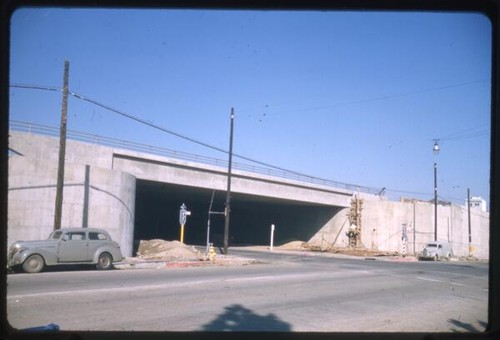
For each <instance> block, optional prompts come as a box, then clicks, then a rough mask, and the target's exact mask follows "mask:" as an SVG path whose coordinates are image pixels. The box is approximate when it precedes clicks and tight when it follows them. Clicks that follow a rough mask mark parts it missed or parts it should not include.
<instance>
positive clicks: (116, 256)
mask: <svg viewBox="0 0 500 340" xmlns="http://www.w3.org/2000/svg"><path fill="white" fill-rule="evenodd" d="M102 253H109V254H111V256H112V257H113V262H119V261H121V260H122V259H123V256H122V253H121V252H120V248H114V247H110V246H102V247H99V248H97V250H96V251H95V253H94V256H93V258H92V263H97V262H98V261H99V256H100V255H101V254H102Z"/></svg>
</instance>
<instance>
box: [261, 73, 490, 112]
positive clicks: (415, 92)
mask: <svg viewBox="0 0 500 340" xmlns="http://www.w3.org/2000/svg"><path fill="white" fill-rule="evenodd" d="M486 81H488V80H486V79H480V80H473V81H467V82H463V83H457V84H450V85H445V86H439V87H434V88H429V89H423V90H417V91H411V92H403V93H396V94H392V95H387V96H380V97H372V98H366V99H360V100H353V101H347V102H343V103H337V104H331V105H323V106H315V107H309V108H299V109H291V110H282V111H275V112H269V113H267V114H268V115H272V114H283V113H293V112H303V111H308V112H310V111H319V110H325V109H331V108H336V107H342V106H347V105H353V104H366V103H372V102H377V101H383V100H388V99H394V98H401V97H407V96H412V95H416V94H423V93H429V92H433V91H441V90H447V89H450V88H455V87H462V86H467V85H471V84H476V83H484V82H486ZM266 107H267V105H266Z"/></svg>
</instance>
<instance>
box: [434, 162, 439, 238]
mask: <svg viewBox="0 0 500 340" xmlns="http://www.w3.org/2000/svg"><path fill="white" fill-rule="evenodd" d="M437 233H438V189H437V164H436V162H434V241H437Z"/></svg>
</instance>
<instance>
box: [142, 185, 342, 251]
mask: <svg viewBox="0 0 500 340" xmlns="http://www.w3.org/2000/svg"><path fill="white" fill-rule="evenodd" d="M212 192H213V190H210V189H203V188H195V187H188V186H181V185H175V184H168V183H159V182H152V181H145V180H137V187H136V203H135V226H134V249H133V254H134V255H135V254H136V252H137V249H138V246H139V242H140V240H151V239H163V240H170V241H171V240H179V239H180V224H179V210H180V207H181V205H182V204H185V205H186V207H187V210H189V211H191V216H188V217H187V222H186V224H185V230H184V243H186V244H191V245H205V244H206V241H207V222H208V209H209V206H210V200H211V197H212ZM225 201H226V192H225V191H216V192H215V194H214V201H213V205H212V211H215V212H223V211H224V205H225ZM340 209H341V208H339V207H332V206H324V205H315V204H311V203H306V202H296V201H288V200H280V199H273V198H268V197H259V196H252V195H243V194H238V193H234V192H233V193H231V215H230V229H229V245H230V246H240V245H269V242H270V232H271V224H274V225H275V226H276V229H275V233H274V244H275V245H280V244H284V243H287V242H290V241H297V240H300V241H308V240H309V239H310V238H311V237H312V236H313V235H315V234H316V233H317V232H318V231H319V230H320V229H321V227H323V226H324V225H325V223H326V222H328V221H329V220H330V219H331V218H332V217H333V216H334V215H335V214H336V213H337V212H338V211H339V210H340ZM223 236H224V215H223V214H211V215H210V242H211V243H214V245H215V246H222V244H223Z"/></svg>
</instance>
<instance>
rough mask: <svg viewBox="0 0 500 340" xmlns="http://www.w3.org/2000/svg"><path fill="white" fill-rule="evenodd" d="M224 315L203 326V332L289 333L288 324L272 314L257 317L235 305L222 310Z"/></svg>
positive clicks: (248, 310) (246, 309) (289, 327)
mask: <svg viewBox="0 0 500 340" xmlns="http://www.w3.org/2000/svg"><path fill="white" fill-rule="evenodd" d="M224 309H225V311H224V313H222V314H220V315H219V316H218V317H217V318H216V319H215V320H213V321H211V322H210V323H208V324H206V325H203V327H202V330H203V331H218V332H221V331H222V332H241V331H268V332H273V331H274V332H290V331H291V330H292V327H291V325H290V324H289V323H286V322H284V321H282V320H280V319H279V318H278V317H277V316H276V315H274V314H272V313H271V314H267V315H264V316H262V315H258V314H255V313H254V312H253V311H252V310H250V309H248V308H245V307H243V306H242V305H239V304H235V305H230V306H227V307H225V308H224Z"/></svg>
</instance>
